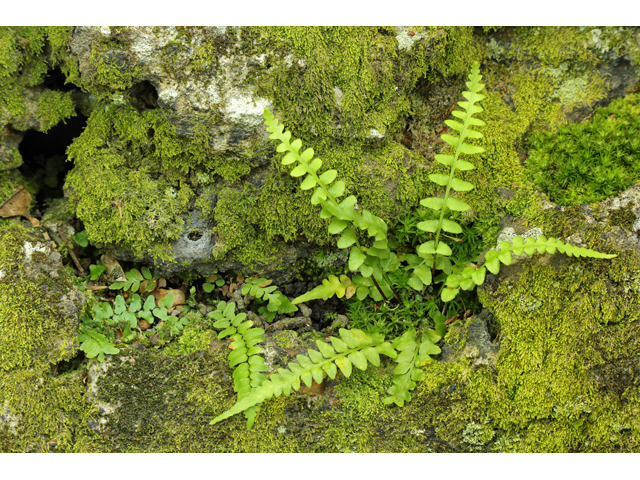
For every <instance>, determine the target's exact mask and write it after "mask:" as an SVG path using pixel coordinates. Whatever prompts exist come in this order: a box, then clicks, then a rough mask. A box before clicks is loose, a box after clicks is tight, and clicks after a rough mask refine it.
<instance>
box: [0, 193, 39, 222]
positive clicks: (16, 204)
mask: <svg viewBox="0 0 640 480" xmlns="http://www.w3.org/2000/svg"><path fill="white" fill-rule="evenodd" d="M30 204H31V194H30V193H29V191H28V190H27V188H26V187H22V188H21V189H20V190H18V191H17V192H15V193H14V194H13V195H11V197H9V199H8V200H6V201H5V202H4V203H3V204H2V205H0V217H2V218H9V217H18V216H22V217H24V218H26V219H27V220H29V221H30V222H31V225H33V226H34V227H39V226H40V220H38V219H37V218H33V217H32V216H31V213H30V212H29V205H30Z"/></svg>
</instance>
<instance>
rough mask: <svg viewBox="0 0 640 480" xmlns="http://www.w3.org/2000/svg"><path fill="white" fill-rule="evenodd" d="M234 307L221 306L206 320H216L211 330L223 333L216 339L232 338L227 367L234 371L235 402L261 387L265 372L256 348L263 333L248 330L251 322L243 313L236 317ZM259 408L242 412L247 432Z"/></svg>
mask: <svg viewBox="0 0 640 480" xmlns="http://www.w3.org/2000/svg"><path fill="white" fill-rule="evenodd" d="M235 310H236V304H235V303H233V302H230V303H226V302H220V303H219V304H218V306H217V309H216V310H214V311H213V312H211V313H209V317H210V318H213V319H214V320H217V321H216V322H215V323H214V324H213V326H214V327H215V328H219V329H222V332H220V333H219V334H218V338H220V339H223V338H225V337H231V339H232V340H233V341H232V342H231V344H230V345H229V348H231V349H232V350H233V351H232V352H231V353H230V354H229V366H230V367H231V368H233V367H235V370H234V371H233V390H234V391H235V392H236V393H237V394H238V401H241V400H242V399H244V398H246V397H248V396H250V395H251V394H252V392H253V391H254V390H255V389H256V388H258V387H259V386H260V385H262V382H264V380H265V376H264V375H263V374H262V372H266V371H267V366H266V365H265V364H264V358H262V357H261V356H260V355H259V354H260V353H262V348H261V347H259V346H257V345H258V344H259V343H262V342H264V337H263V336H262V335H263V334H264V330H263V329H261V328H251V327H252V326H253V322H252V321H250V320H247V321H245V320H246V318H247V315H246V314H245V313H240V314H238V315H236V314H235ZM259 408H260V407H259V405H258V404H257V403H256V404H253V405H251V406H250V407H248V408H247V409H246V410H245V411H244V415H245V417H246V419H247V428H251V426H252V425H253V422H254V421H255V418H256V414H257V413H258V410H259Z"/></svg>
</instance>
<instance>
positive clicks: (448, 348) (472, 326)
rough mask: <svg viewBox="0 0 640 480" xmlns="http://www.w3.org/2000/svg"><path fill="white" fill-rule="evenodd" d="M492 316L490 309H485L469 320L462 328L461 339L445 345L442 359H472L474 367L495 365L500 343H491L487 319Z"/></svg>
mask: <svg viewBox="0 0 640 480" xmlns="http://www.w3.org/2000/svg"><path fill="white" fill-rule="evenodd" d="M490 318H491V313H490V312H489V310H487V309H484V310H483V311H482V312H481V313H480V314H478V315H476V316H475V317H472V318H471V319H469V320H468V321H467V323H466V324H465V325H464V326H461V327H459V328H461V329H462V332H461V334H460V337H461V338H462V340H461V341H459V342H457V343H454V344H448V345H445V346H444V347H443V349H442V357H441V361H443V362H445V363H452V362H455V361H456V360H458V359H459V358H468V359H470V360H471V365H472V367H473V368H479V367H493V366H495V363H496V360H497V358H498V350H499V349H500V344H499V343H496V344H494V343H491V338H490V337H489V331H488V330H487V321H488V320H489V319H490Z"/></svg>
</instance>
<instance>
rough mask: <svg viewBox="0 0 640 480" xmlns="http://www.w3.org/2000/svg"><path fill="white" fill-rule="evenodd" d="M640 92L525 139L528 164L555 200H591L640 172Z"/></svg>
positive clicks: (569, 202) (613, 192) (568, 202)
mask: <svg viewBox="0 0 640 480" xmlns="http://www.w3.org/2000/svg"><path fill="white" fill-rule="evenodd" d="M638 132H640V94H633V95H629V96H627V97H626V98H623V99H617V100H614V101H613V102H612V103H611V104H610V105H609V106H608V107H606V108H599V109H598V110H597V111H596V113H595V114H594V115H593V117H592V118H591V120H590V121H587V122H583V123H575V124H569V125H563V126H561V127H560V128H558V130H557V131H556V132H545V133H536V134H533V135H531V137H530V139H529V144H528V146H529V149H530V152H529V157H528V158H527V169H528V170H529V172H530V175H531V177H532V179H533V181H534V182H535V184H536V185H538V186H539V187H541V188H542V189H543V190H544V191H545V192H547V193H548V194H549V198H550V199H551V200H552V201H554V202H556V203H557V204H558V205H566V206H569V205H574V204H581V203H587V204H588V203H594V202H598V201H600V200H603V199H605V198H607V197H610V196H612V195H616V194H617V193H618V192H619V191H620V190H625V189H626V188H628V187H629V185H631V184H633V182H634V180H637V175H638V172H640V135H638Z"/></svg>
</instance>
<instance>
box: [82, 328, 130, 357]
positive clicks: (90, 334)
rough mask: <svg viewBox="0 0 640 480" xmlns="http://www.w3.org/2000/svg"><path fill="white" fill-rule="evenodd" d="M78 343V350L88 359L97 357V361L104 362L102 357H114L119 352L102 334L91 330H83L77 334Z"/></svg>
mask: <svg viewBox="0 0 640 480" xmlns="http://www.w3.org/2000/svg"><path fill="white" fill-rule="evenodd" d="M78 341H79V342H80V350H82V351H83V352H84V353H85V354H86V355H87V357H88V358H95V357H98V361H99V362H102V361H103V360H104V355H105V354H108V355H115V354H116V353H119V352H120V349H119V348H116V347H115V346H114V345H113V343H111V342H110V341H109V339H108V338H107V337H105V336H104V335H103V334H102V333H100V332H98V331H97V330H96V329H93V328H83V329H82V331H81V333H80V334H78Z"/></svg>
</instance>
